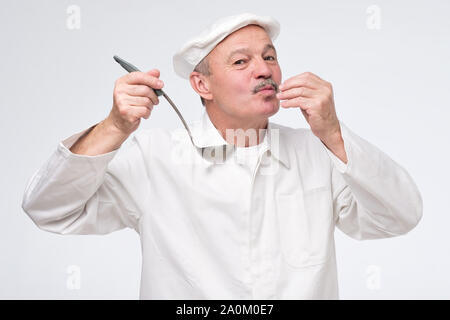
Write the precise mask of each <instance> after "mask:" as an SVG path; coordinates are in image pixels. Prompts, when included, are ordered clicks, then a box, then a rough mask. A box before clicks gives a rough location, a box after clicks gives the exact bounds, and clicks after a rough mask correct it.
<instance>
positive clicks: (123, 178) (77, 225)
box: [22, 14, 422, 299]
mask: <svg viewBox="0 0 450 320" xmlns="http://www.w3.org/2000/svg"><path fill="white" fill-rule="evenodd" d="M270 19H271V18H268V17H256V16H254V15H251V14H244V15H239V16H234V17H231V18H228V20H222V22H221V23H220V24H217V25H216V26H215V28H211V29H210V32H212V31H211V30H213V31H214V30H217V28H219V27H220V26H222V27H223V28H222V29H221V30H222V31H221V32H223V33H227V32H228V33H230V32H232V31H233V30H235V29H233V28H234V27H236V26H237V27H241V26H242V25H243V24H244V25H245V24H246V23H247V24H249V23H258V24H260V25H265V26H266V27H267V28H268V29H269V28H270V25H269V26H267V21H269V22H270V23H272V27H273V26H274V25H276V24H275V22H274V20H270ZM264 23H266V24H264ZM224 25H225V26H224ZM233 26H234V27H233ZM271 30H272V31H273V29H271ZM272 35H273V34H272ZM207 36H208V34H206V35H205V34H203V35H202V37H207ZM209 37H210V38H213V39H214V41H216V42H217V41H220V40H221V39H223V38H220V37H215V38H214V37H211V35H210V36H209ZM203 54H204V53H203ZM197 58H198V59H200V58H201V54H200V56H199V57H197ZM198 59H197V60H195V61H194V60H192V61H191V64H192V65H194V64H195V63H196V61H198ZM174 61H176V60H175V59H174ZM185 67H186V65H185ZM191 67H192V66H191ZM189 70H190V69H189V68H187V67H186V69H184V71H181V73H182V74H186V72H187V71H189ZM178 71H180V69H178ZM183 72H184V73H183ZM339 122H340V126H341V132H342V138H343V141H344V146H345V151H346V154H347V159H348V162H347V163H346V164H345V163H343V162H342V161H341V160H340V159H339V158H337V157H336V156H335V155H334V154H333V153H332V152H331V151H330V150H329V149H328V148H327V147H326V146H325V145H324V144H323V143H322V142H321V141H320V139H318V138H317V137H316V136H315V135H314V134H313V133H312V131H311V130H310V129H304V128H300V129H293V128H289V127H286V126H282V125H280V124H276V123H274V122H272V121H271V120H270V119H269V121H268V126H267V130H266V131H265V134H264V138H263V141H262V142H261V143H260V144H259V145H257V146H253V147H249V148H244V147H242V148H240V147H235V146H234V145H229V144H228V143H227V142H226V141H225V140H224V138H223V137H222V135H221V134H220V133H219V131H218V130H217V129H216V127H215V126H214V124H213V123H212V122H211V119H210V117H209V115H208V113H207V112H206V109H205V110H204V112H203V115H202V118H201V119H199V120H198V121H194V122H193V123H191V124H190V128H191V130H192V135H193V140H194V142H195V144H196V145H197V146H198V147H199V148H201V149H202V154H198V153H197V152H195V151H194V148H193V146H192V144H191V140H190V139H189V136H188V134H187V133H186V131H184V129H183V130H181V129H176V130H163V129H139V130H138V131H137V132H135V133H134V134H133V135H132V136H131V137H130V138H129V139H131V140H130V141H128V142H129V143H128V144H126V145H122V146H121V147H120V148H118V149H116V150H114V151H111V152H108V153H105V154H100V155H96V156H87V155H80V154H74V153H72V152H71V151H70V150H69V149H70V147H71V146H72V145H73V144H74V143H75V142H76V141H77V139H78V138H79V137H80V136H81V135H83V134H84V133H85V132H86V131H87V130H89V129H87V130H83V131H81V132H79V133H77V134H74V135H72V136H70V137H68V138H66V139H64V140H62V141H61V142H60V143H59V144H58V146H57V148H56V150H55V151H54V153H53V154H52V155H51V157H50V158H49V159H48V160H47V161H46V163H45V164H44V165H43V166H42V167H41V168H40V169H39V170H38V171H37V172H36V173H35V174H34V175H33V176H32V177H31V179H30V181H29V182H28V185H27V186H26V190H25V193H24V196H23V203H22V207H23V210H24V211H25V212H26V213H27V214H28V215H29V217H30V218H31V219H32V220H33V221H34V223H35V224H36V225H37V226H38V227H39V228H41V229H42V230H46V231H49V232H53V233H58V234H107V233H110V232H113V231H116V230H120V229H123V228H132V229H134V230H136V232H137V233H138V234H139V236H140V240H141V246H142V264H143V265H142V276H141V288H140V298H141V299H338V298H339V292H338V281H337V268H336V254H335V242H334V231H335V227H337V228H339V229H340V230H341V231H342V232H344V233H345V234H347V235H348V236H350V237H352V238H354V239H358V240H366V239H380V238H388V237H394V236H399V235H403V234H406V233H407V232H409V231H410V230H411V229H413V228H414V227H415V226H416V225H417V223H418V222H419V221H420V219H421V217H422V198H421V195H420V193H419V190H418V188H417V186H416V185H415V183H414V181H413V179H412V178H411V176H410V175H409V174H408V172H407V171H406V170H405V169H404V168H402V167H401V166H400V165H399V164H398V163H396V162H395V161H393V160H392V159H391V158H389V156H387V155H386V154H385V153H383V152H382V151H381V150H379V149H378V148H377V147H376V146H374V145H373V144H371V143H369V142H368V141H366V140H364V139H363V138H361V137H359V136H358V135H356V134H355V133H354V132H352V131H351V130H350V129H349V128H348V127H347V126H346V125H345V124H344V123H343V122H342V121H341V120H339ZM91 128H92V127H91ZM91 128H90V129H91Z"/></svg>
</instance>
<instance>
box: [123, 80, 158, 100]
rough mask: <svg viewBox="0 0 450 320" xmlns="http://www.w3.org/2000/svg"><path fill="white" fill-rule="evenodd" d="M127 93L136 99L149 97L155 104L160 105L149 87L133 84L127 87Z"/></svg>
mask: <svg viewBox="0 0 450 320" xmlns="http://www.w3.org/2000/svg"><path fill="white" fill-rule="evenodd" d="M127 93H128V95H130V96H135V97H148V98H150V100H152V103H153V104H155V105H156V104H159V99H158V96H157V95H156V93H155V92H154V91H153V89H152V88H150V87H149V86H145V85H137V84H131V85H128V87H127Z"/></svg>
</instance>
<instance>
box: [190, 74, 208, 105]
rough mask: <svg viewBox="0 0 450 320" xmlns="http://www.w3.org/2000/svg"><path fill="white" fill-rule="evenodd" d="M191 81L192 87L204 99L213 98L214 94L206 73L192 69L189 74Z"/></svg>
mask: <svg viewBox="0 0 450 320" xmlns="http://www.w3.org/2000/svg"><path fill="white" fill-rule="evenodd" d="M189 81H190V82H191V86H192V88H193V89H194V90H195V92H197V93H198V94H199V95H200V96H201V97H202V98H203V99H205V100H212V98H213V94H212V93H211V91H210V83H209V79H208V78H207V77H205V75H203V74H201V73H200V72H197V71H192V72H191V74H190V75H189Z"/></svg>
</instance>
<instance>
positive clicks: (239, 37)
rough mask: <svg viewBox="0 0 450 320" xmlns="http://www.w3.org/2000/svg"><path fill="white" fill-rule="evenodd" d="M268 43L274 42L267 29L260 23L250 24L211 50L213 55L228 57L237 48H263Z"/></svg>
mask: <svg viewBox="0 0 450 320" xmlns="http://www.w3.org/2000/svg"><path fill="white" fill-rule="evenodd" d="M267 44H272V40H271V39H270V37H269V35H268V34H267V32H266V30H264V28H263V27H261V26H258V25H248V26H245V27H242V28H240V29H238V30H236V31H235V32H233V33H231V34H229V35H228V36H227V37H225V39H223V40H222V41H221V42H220V43H219V44H218V45H217V46H216V47H215V48H214V49H213V50H212V51H211V56H217V57H222V58H227V57H228V55H229V54H230V53H231V52H233V51H235V50H237V49H244V48H248V49H250V50H252V49H261V50H262V49H263V48H264V47H265V46H266V45H267Z"/></svg>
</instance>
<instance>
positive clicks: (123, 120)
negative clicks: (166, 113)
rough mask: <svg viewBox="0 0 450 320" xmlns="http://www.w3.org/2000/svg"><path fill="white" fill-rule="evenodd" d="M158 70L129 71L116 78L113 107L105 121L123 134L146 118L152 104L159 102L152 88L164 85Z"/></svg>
mask: <svg viewBox="0 0 450 320" xmlns="http://www.w3.org/2000/svg"><path fill="white" fill-rule="evenodd" d="M159 75H160V73H159V70H158V69H153V70H150V71H148V72H139V71H136V72H131V73H128V74H126V75H124V76H123V77H120V78H119V79H117V81H116V83H115V86H114V93H113V107H112V110H111V112H110V114H109V116H108V118H107V119H106V121H107V122H108V123H110V124H112V125H114V126H115V128H116V129H117V130H119V131H120V132H121V133H122V134H124V135H127V136H128V135H130V134H131V133H132V132H133V131H135V130H136V129H137V128H138V127H139V124H140V122H141V118H144V119H148V118H149V117H150V114H151V112H152V110H153V106H154V105H157V104H158V103H159V99H158V96H157V95H156V93H155V92H154V91H153V90H152V89H161V88H162V87H164V83H163V82H162V80H159Z"/></svg>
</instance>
